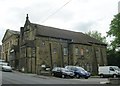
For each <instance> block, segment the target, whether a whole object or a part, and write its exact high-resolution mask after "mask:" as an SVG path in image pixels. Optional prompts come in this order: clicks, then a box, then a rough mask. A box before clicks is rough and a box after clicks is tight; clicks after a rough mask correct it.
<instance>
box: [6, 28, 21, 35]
mask: <svg viewBox="0 0 120 86" xmlns="http://www.w3.org/2000/svg"><path fill="white" fill-rule="evenodd" d="M8 30H9V29H8ZM9 32H10V33H11V34H16V35H20V32H19V31H14V30H9Z"/></svg>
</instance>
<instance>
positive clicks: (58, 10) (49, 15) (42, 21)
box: [41, 0, 72, 23]
mask: <svg viewBox="0 0 120 86" xmlns="http://www.w3.org/2000/svg"><path fill="white" fill-rule="evenodd" d="M71 1H72V0H69V1H68V2H66V3H65V4H64V5H62V6H61V7H60V8H59V9H57V10H56V11H55V12H54V13H52V14H50V15H49V16H48V17H47V18H46V19H44V20H43V21H42V22H41V23H44V22H45V21H47V20H48V19H49V18H50V17H52V16H53V15H55V14H56V13H57V12H58V11H60V10H61V9H62V8H64V7H65V6H66V5H67V4H69V3H70V2H71Z"/></svg>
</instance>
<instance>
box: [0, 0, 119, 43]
mask: <svg viewBox="0 0 120 86" xmlns="http://www.w3.org/2000/svg"><path fill="white" fill-rule="evenodd" d="M68 2H69V3H68ZM118 2H119V0H0V41H1V40H2V38H3V36H4V34H5V31H6V30H7V29H11V30H16V31H19V30H20V27H23V26H24V23H25V20H26V14H28V15H29V20H30V21H31V22H32V23H37V24H41V25H45V26H51V27H56V28H61V29H67V30H71V31H76V32H83V33H87V32H88V31H94V30H97V31H98V32H100V33H102V36H106V32H107V31H108V30H109V25H110V23H111V20H112V19H113V18H114V15H116V14H117V13H118ZM0 44H2V43H1V42H0Z"/></svg>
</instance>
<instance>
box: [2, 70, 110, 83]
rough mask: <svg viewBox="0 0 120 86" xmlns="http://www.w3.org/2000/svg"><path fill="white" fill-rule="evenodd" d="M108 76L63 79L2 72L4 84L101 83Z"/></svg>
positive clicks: (105, 80)
mask: <svg viewBox="0 0 120 86" xmlns="http://www.w3.org/2000/svg"><path fill="white" fill-rule="evenodd" d="M107 81H108V79H106V78H103V79H102V78H89V79H62V78H56V77H47V76H41V75H36V74H24V73H19V72H2V84H100V83H101V82H107Z"/></svg>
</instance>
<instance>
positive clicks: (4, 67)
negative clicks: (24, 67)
mask: <svg viewBox="0 0 120 86" xmlns="http://www.w3.org/2000/svg"><path fill="white" fill-rule="evenodd" d="M0 70H2V71H6V72H7V71H8V72H12V67H11V66H9V65H8V63H6V62H0Z"/></svg>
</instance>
